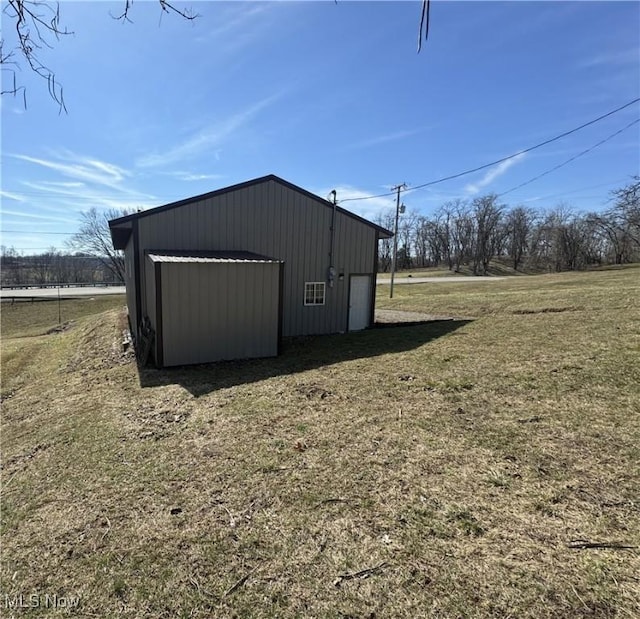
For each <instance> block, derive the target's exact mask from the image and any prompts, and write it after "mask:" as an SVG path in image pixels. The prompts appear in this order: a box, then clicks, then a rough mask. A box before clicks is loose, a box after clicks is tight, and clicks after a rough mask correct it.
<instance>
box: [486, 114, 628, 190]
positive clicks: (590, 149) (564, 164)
mask: <svg viewBox="0 0 640 619" xmlns="http://www.w3.org/2000/svg"><path fill="white" fill-rule="evenodd" d="M639 122H640V118H636V119H635V120H634V121H633V122H630V123H629V124H628V125H626V126H625V127H623V128H622V129H620V130H618V131H616V132H615V133H612V134H611V135H610V136H608V137H606V138H605V139H604V140H600V141H599V142H597V143H596V144H594V145H593V146H590V147H589V148H587V149H585V150H583V151H582V152H580V153H578V154H577V155H574V156H573V157H570V158H569V159H567V160H566V161H563V162H562V163H560V164H558V165H556V166H554V167H553V168H549V169H548V170H546V171H545V172H542V174H538V175H537V176H534V177H533V178H530V179H529V180H528V181H525V182H524V183H520V184H519V185H516V186H515V187H512V188H511V189H507V191H503V192H502V193H500V194H498V197H499V198H501V197H502V196H506V195H507V194H508V193H511V192H512V191H516V189H520V188H521V187H524V186H525V185H529V184H531V183H533V182H534V181H537V180H538V179H540V178H542V177H543V176H546V175H547V174H551V172H555V171H556V170H559V169H560V168H562V167H564V166H566V165H567V164H568V163H571V162H572V161H575V160H576V159H578V157H582V155H586V154H587V153H590V152H591V151H592V150H595V149H596V148H598V146H602V145H603V144H604V143H605V142H608V141H609V140H611V139H612V138H615V137H616V136H617V135H620V134H621V133H622V132H623V131H626V130H627V129H630V128H631V127H633V125H637V124H638V123H639Z"/></svg>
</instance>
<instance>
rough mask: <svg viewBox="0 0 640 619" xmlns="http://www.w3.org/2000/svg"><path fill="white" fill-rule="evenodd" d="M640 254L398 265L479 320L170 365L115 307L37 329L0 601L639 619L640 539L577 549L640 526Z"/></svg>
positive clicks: (439, 307) (430, 292)
mask: <svg viewBox="0 0 640 619" xmlns="http://www.w3.org/2000/svg"><path fill="white" fill-rule="evenodd" d="M639 274H640V270H639V269H637V268H636V269H625V270H620V271H612V272H607V273H590V274H577V275H557V276H540V277H525V278H517V280H511V281H501V282H495V283H491V284H489V285H488V284H486V283H480V282H479V283H477V284H468V283H465V284H461V285H459V286H458V285H456V284H437V285H434V284H427V285H416V286H405V287H398V289H396V296H395V298H394V299H393V301H392V302H390V301H389V300H386V299H385V298H384V296H383V295H384V292H385V288H384V287H381V288H380V297H379V305H381V306H385V307H389V308H395V309H409V310H412V311H419V312H425V313H428V314H454V315H458V316H461V317H467V318H469V319H473V320H467V321H459V322H437V323H427V324H424V325H418V326H410V327H396V328H385V329H379V330H372V331H369V332H366V333H361V334H351V335H347V336H336V337H321V338H307V339H299V340H296V341H293V342H289V343H288V345H287V346H286V349H285V351H284V354H283V355H282V356H281V357H278V358H277V359H267V360H256V361H246V362H233V363H222V364H218V365H211V366H197V367H194V368H182V369H175V370H171V371H158V370H145V371H143V372H142V373H140V374H139V373H138V370H137V368H136V366H135V364H133V363H132V362H131V360H130V359H129V358H128V357H127V356H123V355H121V354H120V353H119V351H118V348H117V342H118V341H119V324H118V320H121V318H120V317H119V314H118V311H117V310H112V311H109V312H106V313H103V314H100V315H99V316H94V317H89V318H84V319H83V318H79V319H78V320H77V322H76V323H75V325H74V327H73V328H72V329H70V330H68V331H66V332H64V333H57V334H52V335H47V336H39V337H38V338H31V339H29V342H31V341H32V340H37V344H38V346H40V348H39V353H38V354H37V355H34V354H23V355H22V361H21V363H20V364H18V365H13V366H11V365H9V366H5V371H4V372H3V373H4V377H3V382H4V383H5V384H6V385H8V390H5V388H4V386H3V393H5V395H8V396H10V397H8V399H6V400H5V402H4V412H3V424H2V426H3V427H2V429H3V432H2V449H3V492H2V503H3V510H2V535H3V561H2V572H1V576H2V583H1V584H2V594H3V599H2V600H0V603H3V604H4V601H5V600H4V594H8V595H9V596H13V595H16V594H20V593H21V594H23V595H28V594H30V593H34V592H35V593H58V594H59V595H63V594H72V595H79V596H80V597H81V601H80V607H79V609H78V611H76V616H83V617H91V616H95V617H116V616H118V617H120V616H121V617H231V616H237V617H424V616H429V617H496V616H497V617H508V616H511V617H558V618H559V617H613V616H620V617H635V616H639V615H640V581H639V579H638V574H639V573H640V554H639V551H638V549H637V548H635V549H621V548H584V549H580V548H572V547H571V545H572V544H573V542H574V541H575V540H587V541H589V542H600V543H608V544H612V543H621V544H623V545H627V546H635V547H638V546H640V481H639V473H638V470H639V462H640V448H639V447H638V445H639V444H640V423H639V415H640V389H639V386H638V385H639V384H640V369H639V366H640V364H639V363H638V359H639V358H640V355H639V353H640V312H639V310H638V307H639V306H640V285H639V280H640V278H639V277H638V275H639ZM24 341H25V340H24V339H22V340H20V341H19V343H18V344H16V342H18V340H12V339H7V334H6V332H5V341H4V342H3V357H4V355H5V354H11V351H14V352H15V350H17V349H21V346H23V344H24ZM29 345H31V344H29ZM16 347H17V348H16ZM7 367H8V372H7V371H6V370H7ZM11 599H13V598H11ZM48 612H49V614H51V615H52V616H55V613H54V612H52V611H48ZM59 612H60V614H61V615H63V614H64V613H63V612H62V611H59ZM15 614H16V616H25V617H27V616H41V614H42V609H21V610H19V611H15Z"/></svg>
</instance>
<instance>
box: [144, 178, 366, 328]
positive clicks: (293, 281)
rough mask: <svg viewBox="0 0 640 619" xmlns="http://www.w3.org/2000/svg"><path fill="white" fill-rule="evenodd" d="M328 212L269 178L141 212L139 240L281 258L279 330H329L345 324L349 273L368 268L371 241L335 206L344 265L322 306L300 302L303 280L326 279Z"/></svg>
mask: <svg viewBox="0 0 640 619" xmlns="http://www.w3.org/2000/svg"><path fill="white" fill-rule="evenodd" d="M331 215H332V211H331V208H328V207H327V206H325V205H323V204H321V203H319V202H317V201H315V200H313V199H311V198H307V197H306V196H304V195H303V194H300V193H298V192H296V191H294V190H292V189H289V188H288V187H285V186H284V185H281V184H279V183H277V182H275V181H268V182H265V183H263V184H261V185H254V186H251V187H246V188H242V189H238V190H237V191H234V192H231V193H225V194H222V195H220V196H217V197H213V198H208V199H206V200H203V201H201V202H195V203H192V204H187V205H184V206H182V207H179V208H176V209H172V210H168V211H165V212H161V213H157V214H154V215H152V216H149V217H142V218H140V220H139V227H140V246H141V250H142V248H146V249H158V250H162V249H164V250H190V249H191V250H197V249H200V250H206V249H228V250H247V251H252V252H256V253H258V254H263V255H266V256H270V257H273V258H277V259H279V260H283V261H284V262H285V272H284V282H283V285H284V291H283V301H284V303H283V335H285V336H288V335H311V334H320V333H335V332H338V331H344V330H345V329H346V323H347V315H348V306H347V303H348V290H347V288H348V285H349V283H348V282H349V274H350V273H361V274H363V273H371V269H372V265H373V263H374V252H375V251H377V247H376V231H375V229H373V228H371V227H370V226H367V225H366V224H364V223H362V222H359V221H357V220H355V219H353V218H351V217H348V216H347V215H344V214H342V213H340V212H337V213H336V236H335V245H334V266H335V267H336V269H340V268H341V267H342V268H343V269H344V274H345V277H344V280H343V281H338V280H337V278H336V281H335V284H334V287H333V288H329V286H328V283H327V286H326V303H325V305H324V306H321V307H305V306H304V303H303V292H304V283H305V282H308V281H325V282H326V279H327V269H328V267H329V246H330V238H331V237H330V234H331V231H330V226H331ZM196 231H197V232H196ZM143 277H144V273H143ZM145 284H146V282H145ZM189 294H191V293H189ZM187 298H189V297H187ZM189 302H193V301H192V299H189Z"/></svg>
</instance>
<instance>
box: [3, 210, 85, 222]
mask: <svg viewBox="0 0 640 619" xmlns="http://www.w3.org/2000/svg"><path fill="white" fill-rule="evenodd" d="M2 214H3V215H10V216H11V217H24V218H26V219H38V220H39V221H56V222H63V223H73V224H75V223H77V222H76V220H74V219H71V218H69V217H55V216H51V215H38V214H36V213H25V212H23V211H2Z"/></svg>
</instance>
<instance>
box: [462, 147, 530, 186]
mask: <svg viewBox="0 0 640 619" xmlns="http://www.w3.org/2000/svg"><path fill="white" fill-rule="evenodd" d="M525 156H526V155H525V153H521V154H519V155H516V156H515V157H511V158H510V159H507V160H506V161H503V162H502V163H499V164H498V165H496V166H494V167H493V168H491V169H489V171H488V172H487V173H486V174H485V175H484V176H483V177H482V178H481V179H480V180H479V181H478V182H477V183H470V184H468V185H466V186H465V188H464V190H465V192H466V193H467V194H468V195H473V194H476V193H478V192H479V191H480V190H481V189H483V188H484V187H486V186H487V185H490V184H491V183H492V182H493V181H495V180H496V179H497V178H498V177H500V176H502V175H503V174H504V173H505V172H506V171H507V170H508V169H509V168H511V167H512V166H513V165H515V164H516V163H518V162H519V161H522V160H523V159H524V158H525Z"/></svg>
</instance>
